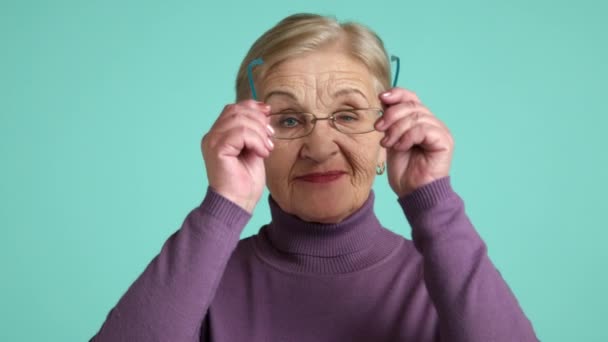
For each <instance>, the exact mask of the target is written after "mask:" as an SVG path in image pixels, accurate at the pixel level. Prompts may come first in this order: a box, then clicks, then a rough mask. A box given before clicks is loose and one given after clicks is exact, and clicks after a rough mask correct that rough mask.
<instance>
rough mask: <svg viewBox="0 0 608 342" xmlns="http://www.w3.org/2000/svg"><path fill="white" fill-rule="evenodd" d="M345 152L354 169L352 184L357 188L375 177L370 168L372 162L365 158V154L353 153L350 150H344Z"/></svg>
mask: <svg viewBox="0 0 608 342" xmlns="http://www.w3.org/2000/svg"><path fill="white" fill-rule="evenodd" d="M343 153H344V156H345V157H346V159H347V161H348V163H349V164H350V166H351V167H352V170H353V177H352V178H351V183H352V185H353V186H354V187H355V188H360V187H362V186H364V185H367V183H369V180H370V179H372V178H373V177H374V175H373V174H372V170H371V168H370V165H372V163H371V162H370V161H369V160H368V159H366V158H365V155H364V154H358V153H352V152H350V151H348V150H344V152H343Z"/></svg>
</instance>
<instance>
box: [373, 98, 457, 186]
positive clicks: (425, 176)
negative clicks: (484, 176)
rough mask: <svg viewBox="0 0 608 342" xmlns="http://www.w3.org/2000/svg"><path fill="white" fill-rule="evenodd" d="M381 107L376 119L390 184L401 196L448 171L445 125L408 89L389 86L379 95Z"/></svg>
mask: <svg viewBox="0 0 608 342" xmlns="http://www.w3.org/2000/svg"><path fill="white" fill-rule="evenodd" d="M379 98H380V101H382V103H383V105H384V108H385V111H384V115H383V117H382V119H381V120H378V122H377V123H376V129H377V130H378V131H382V132H385V137H384V138H383V139H382V140H381V141H380V144H381V145H382V146H383V147H385V148H386V149H387V172H388V179H389V183H390V185H391V188H392V189H393V191H395V193H396V194H397V196H399V197H403V196H405V195H407V194H409V193H411V192H413V191H414V190H416V189H417V188H419V187H421V186H423V185H425V184H428V183H431V182H432V181H434V180H437V179H439V178H443V177H445V176H448V175H449V171H450V164H451V162H452V154H453V151H454V140H453V138H452V135H451V134H450V131H449V130H448V128H447V127H446V125H445V124H444V123H443V122H441V121H440V120H439V119H437V118H436V117H435V116H434V115H433V113H431V111H430V110H429V109H428V108H426V107H425V106H424V105H423V104H422V103H421V102H420V99H418V97H417V96H416V94H414V93H413V92H411V91H408V90H406V89H402V88H393V89H391V90H390V91H388V92H385V93H382V94H380V96H379Z"/></svg>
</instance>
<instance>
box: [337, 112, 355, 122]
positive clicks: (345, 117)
mask: <svg viewBox="0 0 608 342" xmlns="http://www.w3.org/2000/svg"><path fill="white" fill-rule="evenodd" d="M334 118H335V119H336V121H340V122H345V123H348V122H353V121H357V120H359V116H358V115H357V114H356V113H354V112H338V113H336V114H334Z"/></svg>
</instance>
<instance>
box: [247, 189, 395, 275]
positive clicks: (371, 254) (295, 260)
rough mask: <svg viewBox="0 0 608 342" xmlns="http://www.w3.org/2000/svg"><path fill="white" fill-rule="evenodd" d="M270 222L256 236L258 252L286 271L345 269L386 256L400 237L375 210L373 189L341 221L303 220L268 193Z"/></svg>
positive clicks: (363, 265)
mask: <svg viewBox="0 0 608 342" xmlns="http://www.w3.org/2000/svg"><path fill="white" fill-rule="evenodd" d="M269 204H270V212H271V216H272V222H271V223H270V224H268V225H266V226H264V227H263V228H262V229H261V230H260V233H259V234H258V235H257V236H256V249H257V252H258V254H259V255H260V256H261V257H262V258H263V259H265V260H266V261H267V262H270V263H272V264H273V265H275V266H277V267H280V268H282V269H284V270H287V271H293V272H308V273H346V272H352V271H356V270H359V269H362V268H364V267H367V266H370V265H372V264H374V263H376V262H378V261H380V260H381V259H382V258H384V257H386V256H387V255H388V254H389V253H390V252H391V251H392V250H394V249H395V247H396V246H397V244H398V243H400V241H401V240H402V238H401V237H399V236H397V235H396V234H394V233H392V232H390V231H388V230H387V229H385V228H383V227H382V225H381V224H380V222H379V221H378V218H377V217H376V215H375V214H374V193H373V192H370V195H369V197H368V199H367V200H366V201H365V202H364V203H363V205H362V206H361V207H360V208H359V209H357V210H356V211H355V212H354V213H352V214H351V215H350V216H348V217H347V218H346V219H344V220H343V221H342V222H340V223H336V224H322V223H315V222H306V221H303V220H301V219H300V218H298V217H297V216H294V215H291V214H288V213H286V212H285V211H283V210H282V209H281V208H280V207H279V205H278V204H277V203H276V202H275V201H274V200H273V199H272V197H270V196H269Z"/></svg>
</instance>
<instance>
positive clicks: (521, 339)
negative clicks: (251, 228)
mask: <svg viewBox="0 0 608 342" xmlns="http://www.w3.org/2000/svg"><path fill="white" fill-rule="evenodd" d="M373 200H374V197H373V193H372V194H371V195H370V197H369V199H368V200H367V201H366V202H365V203H364V205H363V206H362V207H361V208H360V209H359V210H358V211H356V212H355V213H354V214H353V215H351V216H350V217H348V218H347V219H345V220H344V221H342V222H341V223H339V224H332V225H327V224H317V223H310V222H304V221H302V220H300V219H298V218H297V217H295V216H292V215H289V214H287V213H285V212H284V211H282V210H281V209H280V208H279V207H278V205H277V204H276V203H275V202H274V201H273V200H272V198H271V199H270V209H271V212H272V222H271V223H270V224H268V225H266V226H264V227H262V228H261V229H260V231H259V233H258V234H257V235H254V236H252V237H249V238H246V239H243V240H241V241H239V236H240V233H241V232H242V230H243V228H244V227H245V225H246V223H247V222H248V220H249V219H250V215H249V214H248V213H247V212H246V211H244V210H243V209H241V208H240V207H238V206H237V205H235V204H234V203H232V202H230V201H228V200H227V199H225V198H223V197H222V196H220V195H218V194H217V193H215V192H213V191H212V190H208V192H207V195H206V196H205V198H204V200H203V202H202V203H201V205H200V206H199V207H197V208H195V209H194V210H193V211H192V212H190V214H189V215H188V216H187V217H186V219H185V221H184V223H183V225H182V227H181V228H180V229H179V230H178V231H177V232H176V233H174V234H173V235H172V236H171V237H170V238H169V239H168V240H167V241H166V243H165V244H164V246H163V248H162V250H161V252H160V254H159V255H158V256H156V257H155V258H154V259H153V260H152V262H151V263H150V264H149V265H148V267H147V268H146V269H145V271H144V272H143V273H142V274H141V275H140V276H139V278H138V279H137V280H136V281H135V282H134V283H133V284H132V285H131V287H130V288H129V289H128V291H127V292H126V293H125V294H124V295H123V297H122V298H121V299H120V301H119V302H118V304H117V305H116V306H115V307H114V308H113V309H112V310H111V311H110V313H109V314H108V316H107V318H106V321H105V323H104V324H103V326H102V327H101V329H100V331H99V332H98V333H97V335H95V336H94V337H93V339H92V340H93V341H113V342H115V341H131V342H134V341H147V342H150V341H172V342H181V341H183V342H186V341H188V342H194V341H214V342H238V341H254V342H255V341H315V342H320V341H332V342H333V341H349V342H352V341H366V342H367V341H416V342H426V341H444V342H445V341H450V342H477V341H479V342H490V341H517V342H525V341H537V339H536V337H535V335H534V331H533V329H532V326H531V324H530V322H529V320H528V319H527V318H526V316H525V315H524V313H523V312H522V310H521V309H520V307H519V305H518V303H517V300H516V299H515V297H514V296H513V294H512V293H511V291H510V290H509V287H508V286H507V284H506V283H505V281H504V280H503V279H502V278H501V276H500V274H499V272H498V271H497V270H496V268H495V267H494V265H493V264H492V262H491V261H490V259H489V258H488V255H487V252H486V246H485V244H484V243H483V241H482V240H481V239H480V237H479V235H478V234H477V233H476V231H475V229H474V228H473V226H472V225H471V223H470V221H469V219H468V218H467V216H466V214H465V210H464V204H463V201H462V200H461V199H460V197H459V196H458V195H457V194H456V193H455V192H454V191H453V190H452V188H451V185H450V178H449V177H446V178H443V179H440V180H437V181H435V182H433V183H431V184H428V185H426V186H424V187H422V188H420V189H418V190H416V191H415V192H413V193H412V194H410V195H408V196H406V197H403V198H400V199H399V203H400V205H401V207H402V208H403V212H404V213H405V216H406V218H407V220H408V221H409V223H410V226H411V227H412V237H413V242H412V241H410V240H407V239H405V238H403V237H401V236H399V235H396V234H394V233H393V232H391V231H389V230H387V229H386V228H383V227H382V226H381V225H380V222H379V221H378V219H377V218H376V216H375V214H374V211H373ZM395 214H397V213H395Z"/></svg>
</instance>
